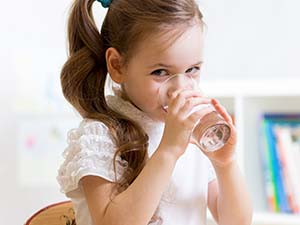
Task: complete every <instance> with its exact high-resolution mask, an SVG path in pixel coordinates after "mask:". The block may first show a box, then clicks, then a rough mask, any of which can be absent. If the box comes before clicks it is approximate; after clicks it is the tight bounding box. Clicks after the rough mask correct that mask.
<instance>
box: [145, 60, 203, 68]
mask: <svg viewBox="0 0 300 225" xmlns="http://www.w3.org/2000/svg"><path fill="white" fill-rule="evenodd" d="M202 63H203V61H199V62H196V63H194V64H192V65H191V66H195V65H200V64H202ZM153 67H166V68H172V67H175V66H172V65H167V64H164V63H157V64H154V65H152V66H149V68H153Z"/></svg>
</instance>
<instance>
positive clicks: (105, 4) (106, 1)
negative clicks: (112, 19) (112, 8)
mask: <svg viewBox="0 0 300 225" xmlns="http://www.w3.org/2000/svg"><path fill="white" fill-rule="evenodd" d="M97 1H98V2H100V3H101V5H102V6H103V7H104V8H108V7H109V5H110V3H111V2H112V0H97Z"/></svg>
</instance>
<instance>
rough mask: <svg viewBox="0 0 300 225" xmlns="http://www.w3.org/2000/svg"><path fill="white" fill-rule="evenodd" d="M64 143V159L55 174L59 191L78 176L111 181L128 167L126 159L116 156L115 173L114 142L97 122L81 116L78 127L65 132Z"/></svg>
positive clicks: (74, 182) (72, 186)
mask: <svg viewBox="0 0 300 225" xmlns="http://www.w3.org/2000/svg"><path fill="white" fill-rule="evenodd" d="M68 143H69V145H68V147H67V148H66V149H65V151H64V152H63V157H64V158H65V162H64V163H63V164H62V166H61V167H60V169H59V174H58V177H57V180H58V182H59V184H60V185H61V191H62V192H65V193H66V192H69V191H71V190H74V189H77V188H78V182H79V180H80V179H81V178H82V177H83V176H86V175H98V176H101V177H103V178H105V179H107V180H109V181H112V182H115V181H116V179H117V180H118V179H120V177H121V176H122V175H123V173H124V172H125V170H126V169H127V167H128V163H127V161H125V160H122V159H121V157H120V156H117V157H116V176H115V172H114V167H113V157H114V154H115V151H116V148H115V144H114V143H113V141H112V139H111V137H110V134H109V130H108V128H107V127H106V126H105V125H104V124H103V123H101V122H98V121H93V120H89V119H85V120H83V121H82V122H81V124H80V126H79V128H76V129H72V130H70V131H69V132H68Z"/></svg>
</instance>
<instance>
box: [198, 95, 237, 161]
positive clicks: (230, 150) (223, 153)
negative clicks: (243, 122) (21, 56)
mask: <svg viewBox="0 0 300 225" xmlns="http://www.w3.org/2000/svg"><path fill="white" fill-rule="evenodd" d="M211 104H212V105H213V106H214V108H215V109H216V111H217V112H218V113H219V114H220V115H221V116H222V117H223V119H224V120H225V121H226V122H227V123H228V124H229V126H230V129H231V134H230V137H229V139H228V141H227V143H226V144H225V145H224V146H223V147H222V148H221V149H218V150H217V151H214V152H205V151H203V152H204V154H205V155H206V156H207V157H208V158H209V159H210V161H211V162H212V164H213V165H214V166H218V167H223V166H226V165H228V164H229V163H231V162H232V161H233V160H234V158H235V146H236V141H237V137H236V135H237V134H236V128H235V126H234V125H233V121H232V118H231V116H230V115H229V114H228V112H227V111H226V109H225V108H224V107H223V106H222V105H221V104H220V103H219V102H218V101H217V100H216V99H212V101H211Z"/></svg>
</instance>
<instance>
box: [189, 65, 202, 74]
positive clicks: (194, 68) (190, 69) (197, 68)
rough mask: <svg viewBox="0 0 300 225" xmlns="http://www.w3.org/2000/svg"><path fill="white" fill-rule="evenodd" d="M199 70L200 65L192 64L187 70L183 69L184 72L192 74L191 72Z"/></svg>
mask: <svg viewBox="0 0 300 225" xmlns="http://www.w3.org/2000/svg"><path fill="white" fill-rule="evenodd" d="M199 71H200V67H199V66H194V67H192V68H189V69H188V70H187V71H185V73H188V74H191V75H193V74H195V73H197V72H199Z"/></svg>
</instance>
